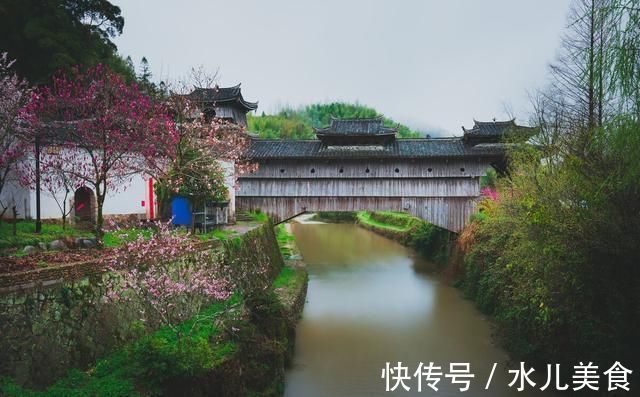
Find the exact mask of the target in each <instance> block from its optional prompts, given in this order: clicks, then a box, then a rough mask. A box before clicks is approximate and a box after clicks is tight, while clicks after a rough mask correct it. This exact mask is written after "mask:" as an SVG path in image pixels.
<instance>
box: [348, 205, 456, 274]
mask: <svg viewBox="0 0 640 397" xmlns="http://www.w3.org/2000/svg"><path fill="white" fill-rule="evenodd" d="M354 219H355V223H356V224H357V225H358V226H360V227H363V228H365V229H367V230H370V231H372V232H374V233H377V234H380V235H382V236H384V237H387V238H389V239H391V240H395V241H397V242H399V243H401V244H403V245H405V246H407V247H410V248H413V249H414V250H416V251H418V252H419V253H420V254H421V255H422V256H424V257H425V258H427V259H429V260H432V261H434V262H435V263H437V264H438V265H439V266H441V267H444V266H445V265H446V264H447V262H448V259H449V254H450V252H451V248H452V241H453V238H454V235H453V233H451V232H449V231H447V230H444V229H442V228H439V227H437V226H434V225H432V224H430V223H427V222H425V221H423V220H422V219H419V218H416V217H413V216H411V215H408V214H406V213H403V212H392V211H377V212H369V211H360V212H357V213H355V214H354Z"/></svg>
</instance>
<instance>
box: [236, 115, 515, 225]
mask: <svg viewBox="0 0 640 397" xmlns="http://www.w3.org/2000/svg"><path fill="white" fill-rule="evenodd" d="M516 128H520V127H517V126H516V125H515V123H514V121H513V120H511V121H507V122H486V123H484V122H476V123H475V125H474V127H473V128H472V129H469V130H464V136H463V137H457V138H435V139H434V138H421V139H396V129H395V128H390V127H386V126H384V124H383V119H382V118H373V119H333V120H332V121H331V125H330V126H328V127H326V128H320V129H316V136H317V139H313V140H296V141H293V140H262V139H256V140H254V142H253V143H252V146H251V148H250V157H251V158H252V159H253V160H254V161H257V162H259V164H260V167H259V169H258V171H255V172H253V173H251V174H245V175H243V176H242V177H241V178H240V179H239V185H240V187H239V190H238V191H237V192H236V207H237V209H238V210H239V211H250V210H257V209H260V210H261V211H263V212H266V213H268V214H270V215H271V216H273V217H274V218H275V219H277V220H284V219H288V218H291V217H293V216H295V215H298V214H300V213H303V212H313V211H358V210H391V211H405V212H408V213H410V214H412V215H414V216H417V217H420V218H422V219H424V220H426V221H428V222H430V223H433V224H435V225H438V226H440V227H443V228H445V229H448V230H451V231H454V232H458V231H460V230H461V229H462V228H463V227H464V225H465V224H466V222H468V220H469V217H470V216H471V215H472V214H473V213H474V211H475V208H476V202H477V200H478V198H479V196H480V177H481V176H482V175H485V173H486V170H487V169H488V168H489V167H491V166H493V167H498V168H502V167H504V162H505V147H504V144H502V143H499V142H500V138H501V137H502V136H503V135H504V134H505V133H507V131H513V130H514V129H516Z"/></svg>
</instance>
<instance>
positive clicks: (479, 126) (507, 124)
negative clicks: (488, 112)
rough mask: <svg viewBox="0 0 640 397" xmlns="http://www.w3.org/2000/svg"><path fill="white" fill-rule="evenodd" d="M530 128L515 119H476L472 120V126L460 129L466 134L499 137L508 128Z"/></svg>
mask: <svg viewBox="0 0 640 397" xmlns="http://www.w3.org/2000/svg"><path fill="white" fill-rule="evenodd" d="M525 129H526V130H530V129H531V127H524V126H520V125H517V124H516V121H515V119H511V120H506V121H477V120H475V119H474V120H473V127H472V128H470V129H466V128H464V127H462V131H464V134H465V135H467V136H474V137H501V136H503V135H504V134H505V132H507V131H509V130H525Z"/></svg>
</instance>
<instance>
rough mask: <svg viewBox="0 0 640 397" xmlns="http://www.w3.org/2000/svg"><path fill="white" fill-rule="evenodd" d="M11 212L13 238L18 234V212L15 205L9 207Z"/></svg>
mask: <svg viewBox="0 0 640 397" xmlns="http://www.w3.org/2000/svg"><path fill="white" fill-rule="evenodd" d="M11 211H12V212H13V235H14V236H15V235H17V234H18V210H17V209H16V206H15V205H14V206H13V207H11Z"/></svg>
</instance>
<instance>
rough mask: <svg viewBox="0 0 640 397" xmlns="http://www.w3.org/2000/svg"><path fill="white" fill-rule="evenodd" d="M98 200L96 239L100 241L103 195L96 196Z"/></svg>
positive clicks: (102, 220)
mask: <svg viewBox="0 0 640 397" xmlns="http://www.w3.org/2000/svg"><path fill="white" fill-rule="evenodd" d="M97 202H98V216H97V218H96V238H97V239H98V241H100V242H101V241H102V237H103V233H102V225H103V224H104V218H103V217H102V205H103V204H104V195H100V196H98V197H97Z"/></svg>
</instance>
